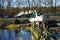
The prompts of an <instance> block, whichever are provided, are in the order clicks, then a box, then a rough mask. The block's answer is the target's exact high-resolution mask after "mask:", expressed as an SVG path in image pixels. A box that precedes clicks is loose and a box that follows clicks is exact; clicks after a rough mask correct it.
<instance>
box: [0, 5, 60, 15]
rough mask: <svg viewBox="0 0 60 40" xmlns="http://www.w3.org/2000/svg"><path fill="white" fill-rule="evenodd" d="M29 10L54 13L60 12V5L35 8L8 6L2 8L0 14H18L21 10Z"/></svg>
mask: <svg viewBox="0 0 60 40" xmlns="http://www.w3.org/2000/svg"><path fill="white" fill-rule="evenodd" d="M29 10H37V11H40V12H41V13H42V14H43V13H53V12H60V6H57V7H40V8H37V7H33V8H28V7H24V8H20V9H19V8H7V9H0V15H13V14H17V13H19V12H20V11H29Z"/></svg>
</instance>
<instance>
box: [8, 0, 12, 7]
mask: <svg viewBox="0 0 60 40" xmlns="http://www.w3.org/2000/svg"><path fill="white" fill-rule="evenodd" d="M11 2H12V0H7V3H8V6H7V7H8V8H10V7H11Z"/></svg>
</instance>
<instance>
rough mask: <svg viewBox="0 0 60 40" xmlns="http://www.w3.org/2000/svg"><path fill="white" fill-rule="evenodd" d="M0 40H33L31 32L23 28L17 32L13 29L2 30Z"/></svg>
mask: <svg viewBox="0 0 60 40" xmlns="http://www.w3.org/2000/svg"><path fill="white" fill-rule="evenodd" d="M0 40H32V38H31V34H30V32H27V31H26V30H21V31H20V32H19V33H17V34H16V33H15V31H13V30H6V29H4V30H0Z"/></svg>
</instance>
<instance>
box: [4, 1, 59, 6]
mask: <svg viewBox="0 0 60 40" xmlns="http://www.w3.org/2000/svg"><path fill="white" fill-rule="evenodd" d="M15 1H16V0H13V1H12V3H11V4H12V6H13V7H16V6H18V3H17V2H15ZM20 1H21V2H20V3H21V4H20V7H26V6H28V2H27V0H20ZM34 1H35V2H36V3H37V0H34ZM41 1H45V0H41ZM32 2H33V0H30V3H31V5H32ZM56 2H57V3H56V5H57V6H60V0H56ZM22 3H23V4H22ZM54 4H55V0H53V5H54ZM4 5H5V7H6V6H7V2H5V4H4ZM34 5H37V4H34ZM41 6H45V4H43V3H42V2H41Z"/></svg>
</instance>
